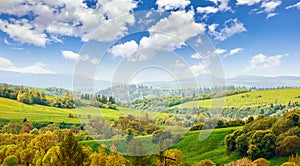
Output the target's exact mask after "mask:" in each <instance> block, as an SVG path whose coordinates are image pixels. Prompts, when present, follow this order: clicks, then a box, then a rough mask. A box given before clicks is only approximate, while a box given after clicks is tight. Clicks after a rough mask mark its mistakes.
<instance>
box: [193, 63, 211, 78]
mask: <svg viewBox="0 0 300 166" xmlns="http://www.w3.org/2000/svg"><path fill="white" fill-rule="evenodd" d="M208 65H209V64H204V63H202V62H200V63H198V64H196V65H193V66H190V70H191V71H192V72H193V73H194V75H195V76H198V75H200V74H208V70H207V66H208Z"/></svg>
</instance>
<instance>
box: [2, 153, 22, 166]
mask: <svg viewBox="0 0 300 166" xmlns="http://www.w3.org/2000/svg"><path fill="white" fill-rule="evenodd" d="M18 162H19V160H18V158H17V157H16V156H15V155H11V156H7V157H6V158H5V159H4V162H3V166H18Z"/></svg>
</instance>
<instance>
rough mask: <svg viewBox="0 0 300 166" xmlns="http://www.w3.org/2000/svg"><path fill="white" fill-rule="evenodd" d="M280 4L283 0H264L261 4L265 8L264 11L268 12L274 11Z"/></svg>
mask: <svg viewBox="0 0 300 166" xmlns="http://www.w3.org/2000/svg"><path fill="white" fill-rule="evenodd" d="M280 4H281V0H275V1H274V0H271V1H263V2H262V4H261V8H264V11H265V12H266V13H270V12H273V11H274V10H275V9H276V8H277V7H278V6H279V5H280Z"/></svg>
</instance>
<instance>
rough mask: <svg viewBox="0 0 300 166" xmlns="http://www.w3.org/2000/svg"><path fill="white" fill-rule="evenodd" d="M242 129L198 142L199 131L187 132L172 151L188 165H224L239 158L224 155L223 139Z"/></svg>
mask: <svg viewBox="0 0 300 166" xmlns="http://www.w3.org/2000/svg"><path fill="white" fill-rule="evenodd" d="M241 128H242V127H230V128H222V129H214V130H213V131H212V133H211V135H210V136H209V137H208V138H207V139H205V140H204V141H199V134H200V131H195V132H188V133H187V134H186V135H185V136H184V137H183V139H182V140H181V141H179V142H178V143H176V144H175V145H174V146H172V149H179V150H181V151H182V153H183V154H184V161H185V162H186V163H188V164H195V163H198V162H200V161H201V160H204V159H210V160H212V161H214V162H215V163H217V164H225V163H229V162H231V161H236V160H238V159H240V158H242V157H241V156H239V155H238V154H237V153H236V152H233V153H231V154H230V155H226V148H225V145H224V137H225V136H226V135H227V134H231V133H232V132H233V131H235V130H238V129H241ZM201 132H211V130H204V131H201ZM136 139H140V140H143V141H145V140H151V136H141V137H137V138H136ZM80 143H81V144H82V145H85V146H90V147H92V149H93V150H94V151H97V148H98V146H99V145H100V144H105V145H106V146H107V147H110V146H111V144H112V143H115V144H116V145H117V147H118V149H119V150H120V151H122V149H126V147H127V145H126V143H125V140H124V139H107V140H100V141H95V140H91V141H81V142H80ZM144 146H145V147H147V148H148V152H149V153H150V150H153V149H154V150H155V148H157V147H155V146H154V145H153V144H151V143H150V142H149V143H147V141H146V143H145V144H144ZM123 152H124V151H123ZM125 152H126V151H125ZM287 161H288V157H274V158H271V159H270V163H271V165H272V166H280V165H281V164H283V163H284V162H287Z"/></svg>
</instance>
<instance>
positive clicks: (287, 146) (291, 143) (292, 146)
mask: <svg viewBox="0 0 300 166" xmlns="http://www.w3.org/2000/svg"><path fill="white" fill-rule="evenodd" d="M299 148H300V137H297V136H295V135H293V136H287V137H284V138H283V140H282V141H279V142H277V143H276V153H277V154H279V155H282V156H287V155H291V154H294V153H296V151H297V150H298V149H299Z"/></svg>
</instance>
